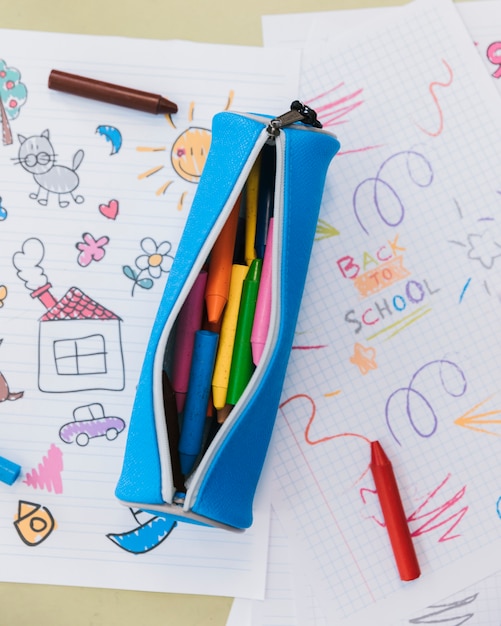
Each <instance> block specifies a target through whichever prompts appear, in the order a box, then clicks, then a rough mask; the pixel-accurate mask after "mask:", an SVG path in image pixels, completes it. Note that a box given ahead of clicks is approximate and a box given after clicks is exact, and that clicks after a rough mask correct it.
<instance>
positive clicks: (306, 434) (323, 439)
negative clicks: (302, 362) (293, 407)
mask: <svg viewBox="0 0 501 626" xmlns="http://www.w3.org/2000/svg"><path fill="white" fill-rule="evenodd" d="M300 398H302V399H305V400H307V401H308V402H309V403H310V405H311V412H310V417H309V419H308V423H307V424H306V428H305V430H304V440H305V441H306V443H307V444H309V445H310V446H316V445H317V444H319V443H325V442H326V441H332V440H333V439H340V438H341V437H355V438H358V439H362V441H365V442H366V443H370V440H369V439H367V437H364V435H360V434H358V433H336V434H335V435H326V436H325V437H320V439H312V438H311V437H310V429H311V427H312V424H313V421H314V419H315V416H316V414H317V406H316V404H315V401H314V400H313V398H312V397H311V396H309V395H307V394H305V393H298V394H296V395H294V396H291V397H290V398H287V400H285V401H284V402H282V404H281V405H280V407H279V408H280V409H283V408H284V407H285V406H287V405H288V404H290V403H291V402H293V401H295V400H298V399H300ZM369 469H370V465H367V467H366V468H365V469H364V470H363V472H362V474H361V475H360V476H359V477H358V478H357V480H356V481H355V483H354V484H356V483H358V482H359V481H360V480H362V478H363V477H364V476H365V475H366V474H367V472H368V471H369Z"/></svg>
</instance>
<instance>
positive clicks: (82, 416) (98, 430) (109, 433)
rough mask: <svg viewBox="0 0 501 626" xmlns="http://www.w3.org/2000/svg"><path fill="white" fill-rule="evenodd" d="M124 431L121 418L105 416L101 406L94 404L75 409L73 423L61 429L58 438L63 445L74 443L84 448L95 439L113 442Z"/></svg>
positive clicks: (97, 403)
mask: <svg viewBox="0 0 501 626" xmlns="http://www.w3.org/2000/svg"><path fill="white" fill-rule="evenodd" d="M124 429H125V422H124V421H123V419H122V418H121V417H115V416H111V415H105V413H104V407H103V405H102V404H101V403H99V402H94V403H93V404H86V405H84V406H79V407H77V408H76V409H75V410H74V411H73V421H71V422H68V423H67V424H64V426H62V427H61V429H60V430H59V437H60V438H61V440H62V441H64V443H73V442H76V443H77V444H78V445H79V446H86V445H87V444H88V443H89V441H90V439H94V438H95V437H105V438H106V439H107V440H108V441H113V439H116V438H117V437H118V435H119V434H120V433H121V432H122V431H123V430H124Z"/></svg>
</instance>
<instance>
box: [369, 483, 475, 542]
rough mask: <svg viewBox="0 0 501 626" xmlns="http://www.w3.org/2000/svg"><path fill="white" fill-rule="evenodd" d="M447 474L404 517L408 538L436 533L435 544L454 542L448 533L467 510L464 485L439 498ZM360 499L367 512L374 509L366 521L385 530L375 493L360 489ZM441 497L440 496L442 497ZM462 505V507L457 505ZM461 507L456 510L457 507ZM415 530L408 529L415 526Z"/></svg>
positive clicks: (452, 536) (441, 494) (455, 536)
mask: <svg viewBox="0 0 501 626" xmlns="http://www.w3.org/2000/svg"><path fill="white" fill-rule="evenodd" d="M450 477H451V476H450V474H447V476H446V477H445V478H444V480H442V481H441V482H440V483H439V484H438V485H437V487H435V489H433V490H432V491H431V492H430V493H428V494H427V495H426V496H424V498H423V500H422V502H421V503H420V504H419V506H418V507H417V508H416V509H414V511H413V512H412V513H411V514H410V515H408V516H407V522H408V524H409V527H410V532H411V536H412V537H420V536H421V535H425V534H426V533H431V532H433V531H436V530H438V531H439V533H440V534H439V537H438V539H437V541H438V543H443V542H444V541H449V540H451V539H457V538H458V537H460V535H459V534H454V535H453V534H451V533H452V532H453V531H454V530H455V529H456V527H457V526H458V524H459V522H460V521H461V520H462V519H463V517H464V516H465V515H466V513H467V511H468V505H467V504H464V505H463V502H462V498H464V496H465V493H466V485H464V486H463V487H461V488H460V489H459V490H458V491H456V493H454V494H453V495H452V496H448V495H445V496H443V492H444V489H445V488H446V487H447V486H448V485H447V483H448V481H449V479H450ZM359 493H360V497H361V499H362V502H363V503H364V505H365V506H366V507H368V509H369V510H370V511H372V510H375V511H377V512H376V513H372V512H371V513H370V514H369V515H368V516H367V519H372V520H373V521H374V522H375V523H376V524H377V525H378V526H381V527H385V526H386V524H385V522H384V520H383V518H382V517H381V518H380V517H379V516H380V515H381V512H380V507H377V506H375V504H374V503H375V502H376V501H377V492H376V490H375V489H368V488H367V487H362V488H361V489H360V492H359ZM442 496H443V497H442ZM456 505H457V506H456ZM461 505H462V506H461ZM459 506H460V507H461V508H459V509H458V507H459ZM416 524H418V526H417V528H412V527H413V526H416Z"/></svg>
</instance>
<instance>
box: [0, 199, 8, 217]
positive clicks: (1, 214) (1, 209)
mask: <svg viewBox="0 0 501 626" xmlns="http://www.w3.org/2000/svg"><path fill="white" fill-rule="evenodd" d="M6 219H7V209H6V208H5V207H4V206H3V205H2V196H0V222H3V221H4V220H6Z"/></svg>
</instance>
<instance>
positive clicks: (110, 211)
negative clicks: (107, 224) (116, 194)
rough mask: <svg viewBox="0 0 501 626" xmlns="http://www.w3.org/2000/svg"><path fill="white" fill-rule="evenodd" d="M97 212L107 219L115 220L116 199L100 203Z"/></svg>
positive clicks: (116, 212)
mask: <svg viewBox="0 0 501 626" xmlns="http://www.w3.org/2000/svg"><path fill="white" fill-rule="evenodd" d="M99 212H100V213H101V215H104V217H106V218H108V219H109V220H115V219H116V218H117V215H118V200H110V201H109V202H108V204H100V205H99Z"/></svg>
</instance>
